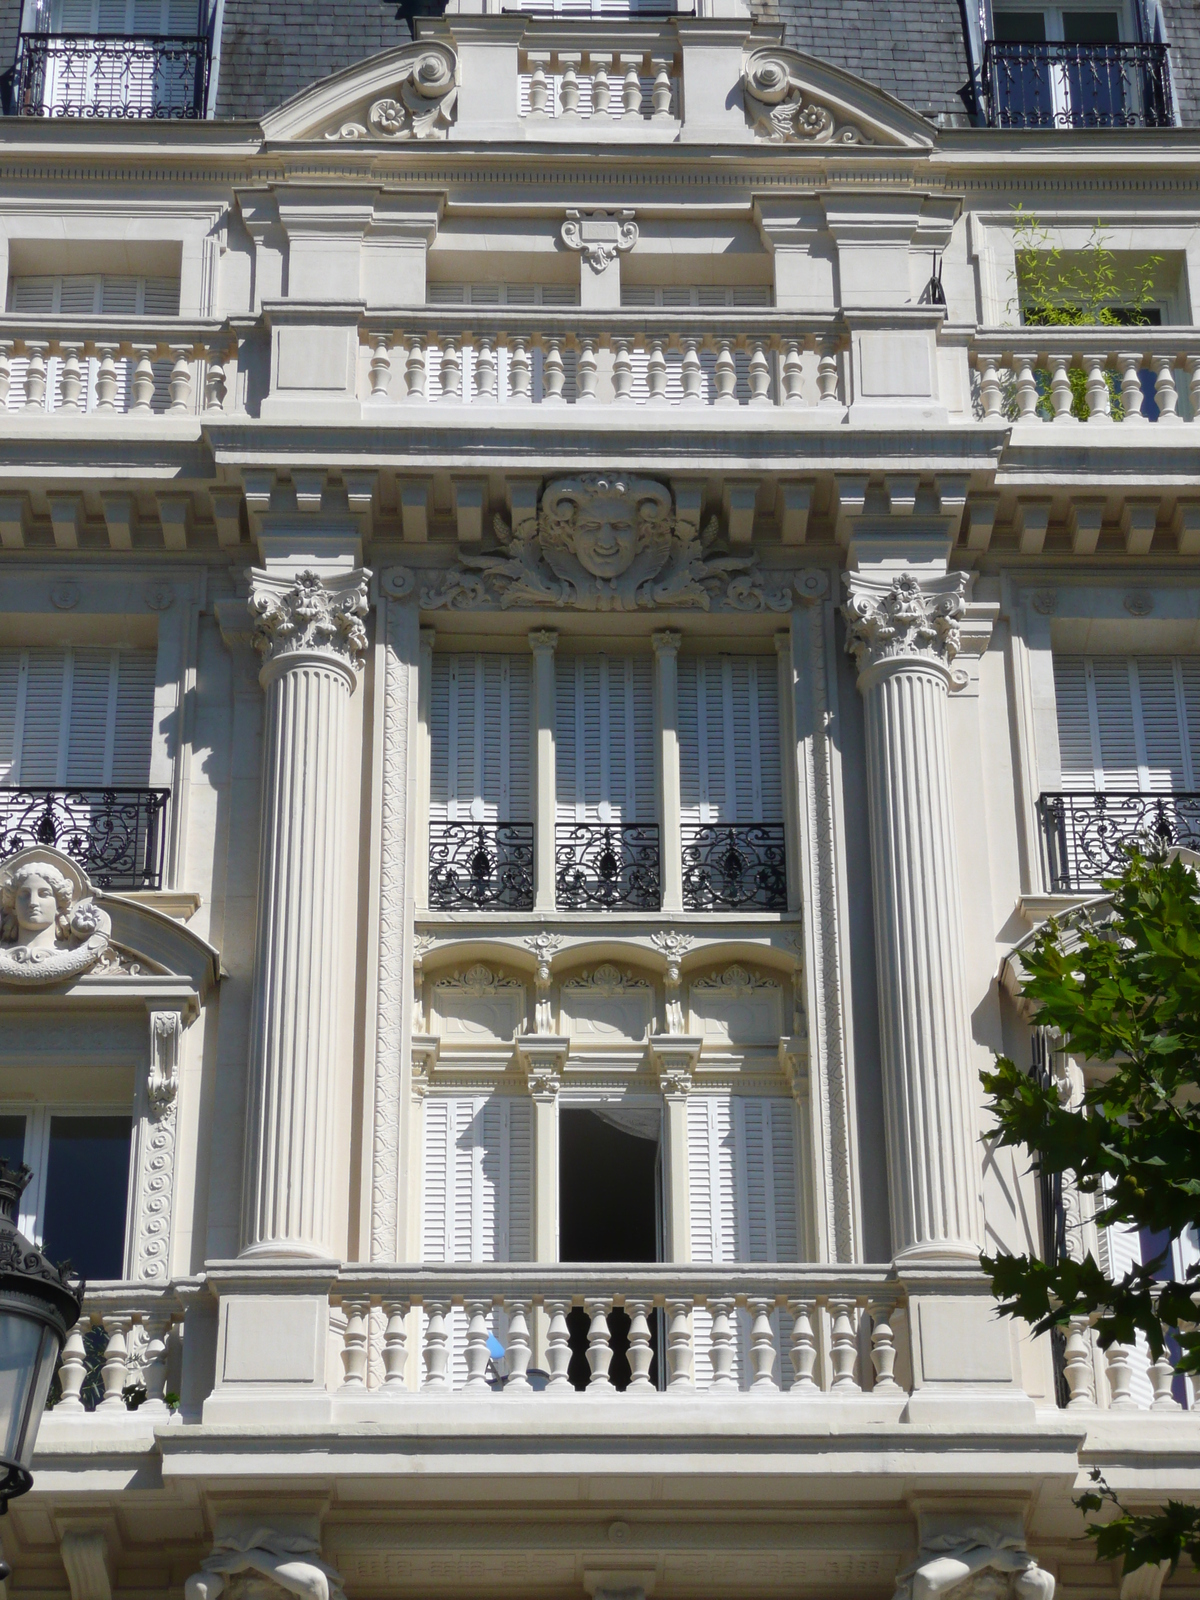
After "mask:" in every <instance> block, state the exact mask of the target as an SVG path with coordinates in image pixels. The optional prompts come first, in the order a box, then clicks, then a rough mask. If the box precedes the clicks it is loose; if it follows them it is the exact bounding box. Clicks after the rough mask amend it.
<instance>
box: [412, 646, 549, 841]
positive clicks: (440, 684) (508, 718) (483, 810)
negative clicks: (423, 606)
mask: <svg viewBox="0 0 1200 1600" xmlns="http://www.w3.org/2000/svg"><path fill="white" fill-rule="evenodd" d="M529 684H530V664H529V661H528V659H527V658H526V657H524V656H518V655H502V654H495V655H488V654H482V653H480V654H471V655H441V654H438V655H435V656H434V658H433V679H432V683H431V687H430V708H429V722H430V801H429V815H430V819H431V820H432V821H435V822H462V821H473V822H528V821H529V820H530V817H531V815H532V811H531V800H530V767H531V754H530V722H529Z"/></svg>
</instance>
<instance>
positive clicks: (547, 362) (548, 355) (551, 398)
mask: <svg viewBox="0 0 1200 1600" xmlns="http://www.w3.org/2000/svg"><path fill="white" fill-rule="evenodd" d="M566 381H567V373H566V368H565V367H564V366H563V358H562V340H561V339H560V338H558V337H557V336H554V337H552V338H549V339H547V340H546V350H545V354H544V355H543V356H542V404H543V405H546V406H565V405H566V403H567V401H566V396H565V395H564V394H563V388H564V386H565V384H566Z"/></svg>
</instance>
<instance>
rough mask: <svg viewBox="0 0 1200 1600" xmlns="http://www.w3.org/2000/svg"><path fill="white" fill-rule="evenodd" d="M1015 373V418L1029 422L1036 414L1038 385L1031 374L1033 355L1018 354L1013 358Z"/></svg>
mask: <svg viewBox="0 0 1200 1600" xmlns="http://www.w3.org/2000/svg"><path fill="white" fill-rule="evenodd" d="M1013 366H1014V367H1015V369H1016V374H1017V420H1018V421H1019V422H1030V421H1032V420H1033V419H1034V418H1035V417H1036V416H1037V408H1038V386H1037V379H1036V378H1035V377H1034V375H1033V367H1034V357H1033V356H1027V355H1018V356H1015V357H1014V358H1013Z"/></svg>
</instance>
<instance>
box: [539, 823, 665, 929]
mask: <svg viewBox="0 0 1200 1600" xmlns="http://www.w3.org/2000/svg"><path fill="white" fill-rule="evenodd" d="M554 889H555V899H556V902H557V904H558V906H559V908H560V910H567V911H590V910H596V909H600V910H614V911H616V910H623V911H657V910H658V909H659V906H660V905H661V904H662V866H661V857H660V854H659V844H658V824H657V823H646V822H565V823H563V822H560V823H559V824H558V827H557V828H556V829H555V844H554Z"/></svg>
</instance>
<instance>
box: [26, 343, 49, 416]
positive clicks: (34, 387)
mask: <svg viewBox="0 0 1200 1600" xmlns="http://www.w3.org/2000/svg"><path fill="white" fill-rule="evenodd" d="M49 348H50V346H49V344H48V343H47V342H46V341H45V340H42V339H26V341H25V354H26V355H27V356H28V357H29V364H28V366H27V367H26V368H25V407H24V409H25V410H26V411H45V409H46V352H47V351H48V350H49Z"/></svg>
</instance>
